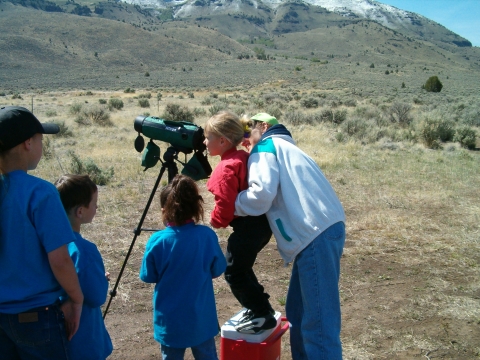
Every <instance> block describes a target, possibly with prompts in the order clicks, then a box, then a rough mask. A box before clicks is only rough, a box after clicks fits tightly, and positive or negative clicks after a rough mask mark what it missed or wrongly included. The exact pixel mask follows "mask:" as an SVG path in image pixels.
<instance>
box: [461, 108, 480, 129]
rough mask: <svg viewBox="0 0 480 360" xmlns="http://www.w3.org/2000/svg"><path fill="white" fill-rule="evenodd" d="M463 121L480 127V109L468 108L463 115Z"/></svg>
mask: <svg viewBox="0 0 480 360" xmlns="http://www.w3.org/2000/svg"><path fill="white" fill-rule="evenodd" d="M461 122H462V123H463V124H465V125H469V126H476V127H480V109H478V108H474V109H471V110H466V111H465V113H464V114H463V115H462V117H461Z"/></svg>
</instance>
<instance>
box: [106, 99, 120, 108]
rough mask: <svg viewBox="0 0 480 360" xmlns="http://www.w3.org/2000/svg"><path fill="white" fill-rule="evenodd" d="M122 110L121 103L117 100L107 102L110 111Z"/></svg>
mask: <svg viewBox="0 0 480 360" xmlns="http://www.w3.org/2000/svg"><path fill="white" fill-rule="evenodd" d="M122 108H123V101H122V99H119V98H111V99H110V100H108V109H109V110H110V111H111V110H113V109H116V110H121V109H122Z"/></svg>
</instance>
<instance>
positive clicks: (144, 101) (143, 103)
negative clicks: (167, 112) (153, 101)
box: [138, 99, 150, 108]
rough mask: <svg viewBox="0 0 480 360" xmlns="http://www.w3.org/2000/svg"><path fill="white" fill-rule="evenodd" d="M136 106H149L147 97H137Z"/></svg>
mask: <svg viewBox="0 0 480 360" xmlns="http://www.w3.org/2000/svg"><path fill="white" fill-rule="evenodd" d="M138 106H140V107H142V108H148V107H150V101H148V99H138Z"/></svg>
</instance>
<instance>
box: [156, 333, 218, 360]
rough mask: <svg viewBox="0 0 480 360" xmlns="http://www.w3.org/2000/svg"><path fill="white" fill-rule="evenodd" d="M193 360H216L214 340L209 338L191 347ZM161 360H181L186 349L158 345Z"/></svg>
mask: <svg viewBox="0 0 480 360" xmlns="http://www.w3.org/2000/svg"><path fill="white" fill-rule="evenodd" d="M191 349H192V354H193V357H194V358H195V360H218V357H217V349H216V347H215V338H211V339H209V340H207V341H205V342H204V343H201V344H200V345H197V346H192V347H191ZM160 350H161V352H162V357H163V360H183V356H184V355H185V350H186V348H173V347H170V346H166V345H163V344H160Z"/></svg>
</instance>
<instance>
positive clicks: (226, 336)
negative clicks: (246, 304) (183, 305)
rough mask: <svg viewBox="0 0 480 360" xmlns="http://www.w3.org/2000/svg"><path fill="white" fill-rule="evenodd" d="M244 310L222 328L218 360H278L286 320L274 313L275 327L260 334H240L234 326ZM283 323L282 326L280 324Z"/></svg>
mask: <svg viewBox="0 0 480 360" xmlns="http://www.w3.org/2000/svg"><path fill="white" fill-rule="evenodd" d="M244 311H245V309H243V310H242V311H240V312H239V313H238V314H236V315H235V316H233V317H232V318H231V319H230V320H228V321H227V322H226V323H225V324H224V325H223V326H222V331H221V334H222V338H221V342H220V360H280V350H281V347H282V346H281V345H282V335H283V334H285V332H286V331H287V330H288V328H289V324H288V321H287V318H285V317H282V316H281V313H279V312H276V313H275V318H276V319H277V326H276V327H275V328H273V329H271V330H266V331H264V332H262V333H260V334H241V333H239V332H237V331H235V328H234V326H235V325H236V324H237V322H238V319H240V318H241V317H242V315H243V312H244ZM282 323H284V324H282Z"/></svg>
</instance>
